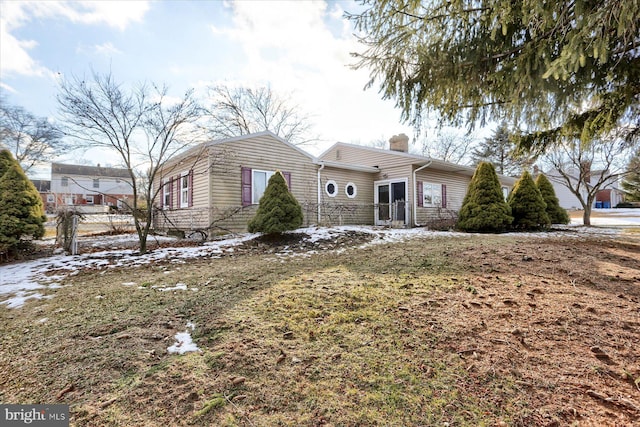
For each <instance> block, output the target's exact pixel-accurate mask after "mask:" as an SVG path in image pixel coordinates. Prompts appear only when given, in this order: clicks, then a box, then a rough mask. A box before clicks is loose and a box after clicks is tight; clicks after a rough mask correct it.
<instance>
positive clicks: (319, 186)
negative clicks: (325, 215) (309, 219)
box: [318, 162, 324, 225]
mask: <svg viewBox="0 0 640 427" xmlns="http://www.w3.org/2000/svg"><path fill="white" fill-rule="evenodd" d="M322 169H324V163H322V162H321V163H320V168H319V169H318V225H320V221H321V206H322V180H321V177H320V172H321V171H322Z"/></svg>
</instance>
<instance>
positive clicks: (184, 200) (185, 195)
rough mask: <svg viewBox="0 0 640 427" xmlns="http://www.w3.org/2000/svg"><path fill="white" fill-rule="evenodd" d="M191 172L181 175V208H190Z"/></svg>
mask: <svg viewBox="0 0 640 427" xmlns="http://www.w3.org/2000/svg"><path fill="white" fill-rule="evenodd" d="M189 181H190V179H189V172H182V174H181V175H180V207H181V208H188V207H189V191H190V188H189V187H190V184H191V183H190V182H189Z"/></svg>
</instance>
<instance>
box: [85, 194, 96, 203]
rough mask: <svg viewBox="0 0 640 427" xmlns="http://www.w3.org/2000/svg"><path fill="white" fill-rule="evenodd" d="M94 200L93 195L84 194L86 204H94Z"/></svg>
mask: <svg viewBox="0 0 640 427" xmlns="http://www.w3.org/2000/svg"><path fill="white" fill-rule="evenodd" d="M94 200H95V199H94V198H93V195H92V194H90V195H87V196H85V198H84V201H85V202H86V204H87V205H93V204H94Z"/></svg>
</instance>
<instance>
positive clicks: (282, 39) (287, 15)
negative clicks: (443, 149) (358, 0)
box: [211, 1, 409, 148]
mask: <svg viewBox="0 0 640 427" xmlns="http://www.w3.org/2000/svg"><path fill="white" fill-rule="evenodd" d="M229 7H231V9H232V12H233V18H232V21H231V25H230V26H228V27H219V26H218V27H211V30H212V34H214V35H216V36H219V35H224V36H226V37H227V38H228V39H229V40H230V41H233V42H235V43H237V44H239V45H240V46H241V49H242V50H243V52H244V56H245V58H246V61H247V65H246V67H245V68H244V70H241V73H240V74H239V75H238V76H237V78H238V79H239V80H249V81H255V82H261V83H263V84H265V83H267V82H268V83H270V84H271V87H272V88H273V89H274V90H276V91H279V92H285V93H292V97H293V99H294V102H295V103H296V104H298V105H301V106H304V107H305V109H307V111H305V112H306V113H308V114H310V115H312V116H313V117H314V118H315V121H316V122H317V130H318V131H319V132H320V133H321V134H323V135H324V136H325V137H326V138H327V139H328V140H330V141H331V142H335V140H342V141H347V142H349V141H355V142H358V141H359V142H363V143H367V142H369V141H371V140H373V139H378V138H379V137H380V134H384V135H388V136H389V137H390V136H391V135H393V134H397V133H399V132H408V131H409V130H408V128H407V127H404V126H401V125H400V124H399V113H398V111H396V110H394V109H393V106H392V104H391V103H390V102H382V101H381V100H380V95H379V94H378V93H377V92H376V91H375V90H369V91H366V92H364V93H363V87H364V85H365V84H366V82H367V80H368V77H369V76H368V72H367V71H366V70H359V71H355V70H353V69H352V68H350V64H352V63H353V62H354V60H353V58H352V57H351V55H350V53H351V52H353V51H356V50H360V48H361V47H360V46H359V45H358V42H357V40H356V38H355V37H354V36H353V34H352V32H353V31H352V28H351V26H350V24H349V23H348V22H347V21H346V20H344V19H343V18H342V15H343V11H342V9H341V8H340V7H339V6H338V5H335V6H334V7H333V8H332V9H331V10H328V7H327V4H326V3H325V2H317V1H315V2H290V1H284V2H280V1H274V2H244V1H236V2H234V3H232V4H230V5H229ZM320 148H326V146H325V147H320Z"/></svg>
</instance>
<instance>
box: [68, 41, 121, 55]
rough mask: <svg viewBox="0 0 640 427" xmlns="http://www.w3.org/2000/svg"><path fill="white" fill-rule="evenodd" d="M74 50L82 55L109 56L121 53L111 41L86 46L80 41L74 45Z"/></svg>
mask: <svg viewBox="0 0 640 427" xmlns="http://www.w3.org/2000/svg"><path fill="white" fill-rule="evenodd" d="M76 52H77V53H81V54H84V55H98V56H105V57H107V58H111V57H112V56H114V55H120V54H122V51H121V50H120V49H118V48H117V47H115V46H114V45H113V43H111V42H105V43H102V44H96V45H93V46H87V45H84V44H82V43H80V44H79V45H78V47H76Z"/></svg>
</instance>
